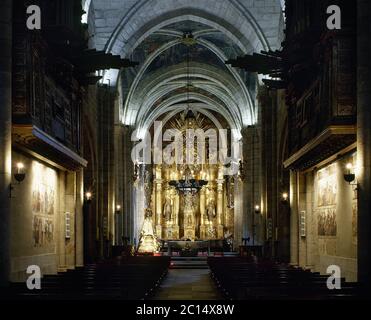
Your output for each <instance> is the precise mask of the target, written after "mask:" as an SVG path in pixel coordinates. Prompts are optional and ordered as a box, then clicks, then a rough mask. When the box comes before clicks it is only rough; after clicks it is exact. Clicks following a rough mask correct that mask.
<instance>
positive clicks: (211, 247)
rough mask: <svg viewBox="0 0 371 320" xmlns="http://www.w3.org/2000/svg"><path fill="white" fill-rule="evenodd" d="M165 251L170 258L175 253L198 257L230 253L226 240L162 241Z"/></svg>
mask: <svg viewBox="0 0 371 320" xmlns="http://www.w3.org/2000/svg"><path fill="white" fill-rule="evenodd" d="M162 243H163V244H162V245H163V249H165V250H166V251H167V254H168V255H169V256H171V255H173V254H174V253H177V254H179V255H180V256H197V255H198V254H199V253H201V254H202V255H205V254H207V255H210V253H211V252H215V251H218V252H224V251H229V247H228V245H227V244H226V240H225V239H220V240H219V239H216V240H196V241H186V240H168V241H162Z"/></svg>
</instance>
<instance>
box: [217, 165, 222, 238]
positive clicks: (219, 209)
mask: <svg viewBox="0 0 371 320" xmlns="http://www.w3.org/2000/svg"><path fill="white" fill-rule="evenodd" d="M220 171H222V169H221V170H219V174H218V180H217V211H216V213H217V221H218V238H219V239H222V238H224V227H223V223H224V221H223V207H224V206H223V198H224V192H223V191H224V188H223V183H224V180H223V179H221V178H220Z"/></svg>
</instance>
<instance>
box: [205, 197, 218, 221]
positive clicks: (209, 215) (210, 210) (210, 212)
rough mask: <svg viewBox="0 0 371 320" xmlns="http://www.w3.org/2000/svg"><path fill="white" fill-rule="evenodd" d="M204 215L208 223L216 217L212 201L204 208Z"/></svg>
mask: <svg viewBox="0 0 371 320" xmlns="http://www.w3.org/2000/svg"><path fill="white" fill-rule="evenodd" d="M206 215H207V219H208V220H209V221H211V220H212V219H213V218H215V217H216V211H215V203H214V199H210V201H209V203H208V205H207V208H206Z"/></svg>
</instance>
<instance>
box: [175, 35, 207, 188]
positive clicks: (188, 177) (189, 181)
mask: <svg viewBox="0 0 371 320" xmlns="http://www.w3.org/2000/svg"><path fill="white" fill-rule="evenodd" d="M183 43H184V44H185V45H186V46H187V61H186V62H187V83H186V88H187V105H188V107H187V109H186V110H185V111H184V120H185V128H186V129H187V128H190V129H191V128H192V127H193V126H194V125H195V124H196V122H197V120H196V116H195V114H194V112H193V110H192V108H191V107H190V105H189V101H190V88H191V87H192V82H191V76H190V49H191V47H192V46H193V45H195V44H196V40H195V39H194V37H193V35H192V32H187V33H185V34H184V35H183ZM207 183H208V182H207V181H206V180H202V179H195V178H193V176H192V171H191V169H190V166H189V165H187V166H186V168H185V171H184V178H183V179H181V180H171V181H169V185H170V186H172V187H175V188H176V190H177V191H178V192H181V193H183V194H192V195H194V194H196V193H198V192H199V191H200V189H201V188H202V187H203V186H205V185H207Z"/></svg>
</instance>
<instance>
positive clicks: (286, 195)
mask: <svg viewBox="0 0 371 320" xmlns="http://www.w3.org/2000/svg"><path fill="white" fill-rule="evenodd" d="M288 200H289V194H288V193H287V192H284V193H282V202H285V203H286V202H287V201H288Z"/></svg>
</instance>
